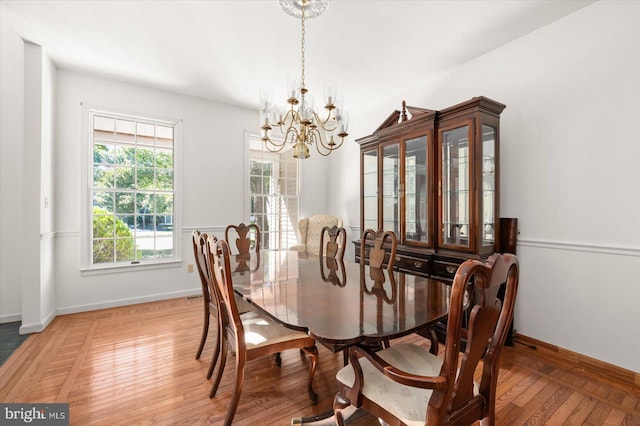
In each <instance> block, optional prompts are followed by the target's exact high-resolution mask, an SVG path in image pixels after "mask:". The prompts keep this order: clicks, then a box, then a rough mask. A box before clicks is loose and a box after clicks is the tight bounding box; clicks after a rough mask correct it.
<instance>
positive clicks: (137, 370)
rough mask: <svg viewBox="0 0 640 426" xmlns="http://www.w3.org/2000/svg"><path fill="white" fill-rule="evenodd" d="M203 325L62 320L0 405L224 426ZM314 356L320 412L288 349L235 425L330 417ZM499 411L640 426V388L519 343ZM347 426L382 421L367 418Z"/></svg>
mask: <svg viewBox="0 0 640 426" xmlns="http://www.w3.org/2000/svg"><path fill="white" fill-rule="evenodd" d="M201 321H202V300H201V299H184V298H181V299H173V300H167V301H161V302H154V303H146V304H141V305H134V306H128V307H122V308H114V309H106V310H101V311H94V312H86V313H80V314H73V315H65V316H59V317H57V318H56V319H55V320H54V321H53V322H52V323H51V325H50V326H49V327H48V328H47V329H46V330H45V331H44V332H42V333H40V334H34V335H32V336H30V337H29V338H28V339H27V340H26V341H25V342H24V343H23V344H22V345H21V346H20V348H18V350H17V351H16V352H15V353H14V354H13V355H12V356H11V357H10V358H9V359H8V360H7V361H6V362H5V363H4V364H3V365H2V367H0V401H2V402H68V403H69V405H70V422H71V424H74V425H89V424H109V425H132V424H188V425H194V424H221V423H222V420H223V419H224V416H225V414H226V409H227V403H228V401H229V398H230V394H231V388H230V386H231V383H232V376H233V371H234V365H233V358H232V357H230V358H229V360H230V361H229V362H228V365H227V369H226V370H225V375H224V378H223V380H222V383H221V385H220V388H219V390H218V395H217V396H216V398H214V399H209V398H208V394H209V390H210V387H211V381H209V380H207V379H206V377H205V376H206V372H207V368H208V366H209V361H210V357H211V353H212V350H213V344H212V343H213V342H212V341H213V338H212V337H213V330H210V333H211V334H210V336H209V339H208V341H207V344H206V346H205V350H204V352H203V355H202V358H201V359H200V360H195V358H194V356H195V352H196V349H197V346H198V342H199V339H200V333H201V326H202V323H201ZM212 327H213V324H212ZM403 340H408V341H414V342H415V343H416V344H423V342H424V341H423V339H422V338H420V337H419V336H407V337H406V338H403ZM318 349H319V352H320V360H319V365H318V370H317V372H316V376H315V380H314V389H315V391H316V392H317V393H318V395H319V397H320V401H319V403H318V404H317V405H315V406H312V405H310V401H309V398H308V396H307V392H306V375H307V371H308V370H307V367H308V366H307V361H306V360H305V358H304V356H302V355H301V354H300V353H299V351H288V352H285V353H283V354H282V366H281V367H276V366H275V363H274V361H273V358H272V357H266V358H263V359H259V360H255V361H251V362H250V363H249V364H248V366H247V374H246V380H245V385H244V389H243V392H242V396H241V399H240V405H239V407H238V411H237V414H236V417H235V422H234V423H235V424H238V425H288V424H290V422H291V419H292V418H295V417H301V416H308V415H313V414H319V413H322V412H324V411H326V410H329V409H330V408H331V404H332V402H333V396H334V395H335V393H336V391H337V386H336V382H335V372H336V370H337V369H338V368H339V367H340V366H341V364H342V354H333V353H331V352H329V351H328V350H326V349H325V348H324V347H322V345H318ZM496 407H497V423H498V424H499V425H521V424H527V425H536V424H548V425H581V424H588V425H604V424H606V425H640V390H639V389H638V387H636V386H633V385H628V384H625V383H621V382H618V381H616V380H615V379H613V378H611V377H605V376H601V375H598V374H596V373H593V372H589V371H586V370H584V369H582V368H578V367H576V366H575V364H572V363H571V362H565V361H563V360H561V359H556V358H555V357H550V356H546V355H545V354H544V352H542V351H536V350H532V349H529V348H527V347H526V346H523V345H516V346H515V347H507V348H505V352H504V355H503V359H502V367H501V372H500V377H499V394H498V398H497V403H496ZM352 424H354V425H358V426H364V425H372V424H377V423H376V420H375V419H373V418H371V417H369V416H363V417H361V418H360V419H358V420H356V421H354V422H353V423H352Z"/></svg>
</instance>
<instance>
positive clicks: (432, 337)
mask: <svg viewBox="0 0 640 426" xmlns="http://www.w3.org/2000/svg"><path fill="white" fill-rule="evenodd" d="M428 333H429V335H428V336H427V339H429V341H430V342H431V347H429V352H431V353H432V354H433V355H438V349H439V344H438V336H437V335H436V330H434V328H433V327H430V328H429V331H428Z"/></svg>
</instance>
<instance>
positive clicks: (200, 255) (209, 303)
mask: <svg viewBox="0 0 640 426" xmlns="http://www.w3.org/2000/svg"><path fill="white" fill-rule="evenodd" d="M210 238H211V239H212V240H213V241H217V238H216V237H215V236H214V235H212V236H211V237H210ZM208 239H209V236H208V235H207V234H206V233H201V232H200V231H199V230H197V229H196V230H195V231H193V232H192V234H191V241H192V243H193V255H194V258H195V261H196V267H197V268H198V275H199V276H200V283H201V285H202V300H203V302H204V322H203V326H202V336H201V337H200V345H198V351H197V352H196V359H200V356H201V355H202V350H203V349H204V344H205V342H206V340H207V336H208V335H209V321H210V318H211V317H214V318H215V320H216V324H217V327H216V340H215V346H214V348H213V355H212V358H211V365H210V366H209V371H208V372H207V378H208V379H209V378H211V375H212V374H213V370H214V367H215V365H216V363H217V360H218V356H219V354H220V346H221V343H220V338H221V332H220V330H221V328H220V324H219V322H218V317H219V315H218V304H217V300H218V299H217V298H216V297H215V294H214V292H215V291H216V289H215V288H214V287H213V285H212V283H211V280H210V274H209V266H208V265H207V261H206V256H205V250H206V243H207V240H208ZM236 301H237V306H238V310H239V311H240V312H241V313H245V312H250V311H253V310H254V309H255V308H254V306H253V305H251V304H250V303H249V302H247V301H245V300H244V299H242V297H240V296H237V298H236Z"/></svg>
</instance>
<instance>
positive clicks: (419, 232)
mask: <svg viewBox="0 0 640 426" xmlns="http://www.w3.org/2000/svg"><path fill="white" fill-rule="evenodd" d="M428 162H429V155H428V151H427V137H426V136H420V137H418V138H414V139H409V140H407V141H405V156H404V164H405V165H404V191H405V226H406V228H405V234H406V239H407V240H410V241H419V242H425V243H428V242H429V211H428V209H429V202H428V200H427V194H429V177H428V174H427V164H428Z"/></svg>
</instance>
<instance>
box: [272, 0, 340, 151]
mask: <svg viewBox="0 0 640 426" xmlns="http://www.w3.org/2000/svg"><path fill="white" fill-rule="evenodd" d="M279 1H280V6H281V7H282V10H284V12H285V13H287V14H289V15H291V16H294V17H296V18H299V19H300V22H301V35H302V36H301V49H300V53H301V73H300V82H298V81H296V80H295V79H290V80H289V81H288V82H287V104H288V106H286V107H280V106H278V105H274V104H273V101H272V99H271V98H272V95H271V93H270V92H268V91H265V90H261V91H260V126H261V129H262V141H263V142H264V145H265V148H266V149H267V150H268V151H270V152H280V151H282V150H283V149H284V148H285V147H287V145H288V144H291V145H293V156H294V157H295V158H298V159H305V158H309V146H310V145H315V147H316V150H317V151H318V153H319V154H320V155H322V156H328V155H329V154H331V153H332V152H333V151H335V150H336V149H338V148H340V147H341V146H342V143H343V142H344V138H345V137H347V136H348V135H349V134H348V133H347V128H348V125H349V116H348V114H347V112H346V111H344V110H343V108H342V97H338V96H337V87H336V85H335V84H325V86H324V101H325V106H324V109H325V111H324V112H320V113H318V112H316V111H315V110H314V104H313V96H311V95H310V94H309V91H308V89H307V87H306V85H305V57H304V55H305V45H304V44H305V19H306V18H314V17H316V16H319V15H320V14H322V12H324V11H325V9H326V8H327V5H328V4H329V1H328V0H279ZM274 128H276V129H278V130H279V131H280V132H282V134H283V135H284V138H283V139H282V140H281V141H279V140H274V139H271V131H272V130H273V129H274Z"/></svg>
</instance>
